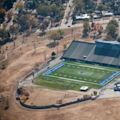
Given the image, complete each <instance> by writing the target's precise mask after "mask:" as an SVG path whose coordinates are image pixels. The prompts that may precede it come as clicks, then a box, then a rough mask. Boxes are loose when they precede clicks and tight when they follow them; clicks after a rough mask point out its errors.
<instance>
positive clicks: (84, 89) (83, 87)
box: [80, 86, 89, 92]
mask: <svg viewBox="0 0 120 120" xmlns="http://www.w3.org/2000/svg"><path fill="white" fill-rule="evenodd" d="M88 89H89V87H88V86H82V87H80V91H85V92H86V91H88Z"/></svg>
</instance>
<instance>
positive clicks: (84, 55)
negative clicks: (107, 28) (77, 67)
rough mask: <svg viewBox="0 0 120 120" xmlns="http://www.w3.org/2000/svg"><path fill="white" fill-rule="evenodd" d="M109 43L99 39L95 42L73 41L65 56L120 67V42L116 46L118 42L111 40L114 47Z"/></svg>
mask: <svg viewBox="0 0 120 120" xmlns="http://www.w3.org/2000/svg"><path fill="white" fill-rule="evenodd" d="M97 42H100V44H101V45H100V44H97ZM108 43H109V42H108V41H103V42H102V40H97V41H96V42H95V43H86V42H81V41H73V42H72V43H71V45H70V46H69V48H68V49H67V51H66V52H65V53H64V55H63V58H64V59H69V60H76V61H86V62H92V63H99V64H105V65H111V66H117V67H120V47H118V45H120V43H118V42H117V46H116V42H110V44H112V47H111V45H110V46H109V45H108ZM113 43H114V44H113Z"/></svg>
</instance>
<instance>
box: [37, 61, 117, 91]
mask: <svg viewBox="0 0 120 120" xmlns="http://www.w3.org/2000/svg"><path fill="white" fill-rule="evenodd" d="M115 71H118V69H116V68H110V67H103V66H98V65H91V64H85V63H78V62H64V66H63V67H61V68H59V69H57V70H55V71H53V72H52V73H50V74H48V75H40V76H39V78H37V80H36V84H39V85H42V86H46V87H50V88H55V89H67V90H68V89H73V90H79V88H80V87H81V86H89V87H90V88H100V87H101V86H100V81H101V80H104V79H106V78H108V77H109V76H111V75H112V73H113V72H115Z"/></svg>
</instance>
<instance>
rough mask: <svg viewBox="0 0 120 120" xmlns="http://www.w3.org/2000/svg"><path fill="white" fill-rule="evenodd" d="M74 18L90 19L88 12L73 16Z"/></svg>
mask: <svg viewBox="0 0 120 120" xmlns="http://www.w3.org/2000/svg"><path fill="white" fill-rule="evenodd" d="M75 18H76V20H85V19H90V16H89V15H88V14H82V15H80V16H77V15H76V16H75Z"/></svg>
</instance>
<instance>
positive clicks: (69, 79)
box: [47, 75, 99, 85]
mask: <svg viewBox="0 0 120 120" xmlns="http://www.w3.org/2000/svg"><path fill="white" fill-rule="evenodd" d="M47 76H48V77H54V78H60V79H64V80H67V81H73V82H79V83H81V82H83V83H89V84H95V85H99V84H98V83H94V82H88V81H81V80H76V79H71V78H64V77H58V76H53V75H47Z"/></svg>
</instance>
